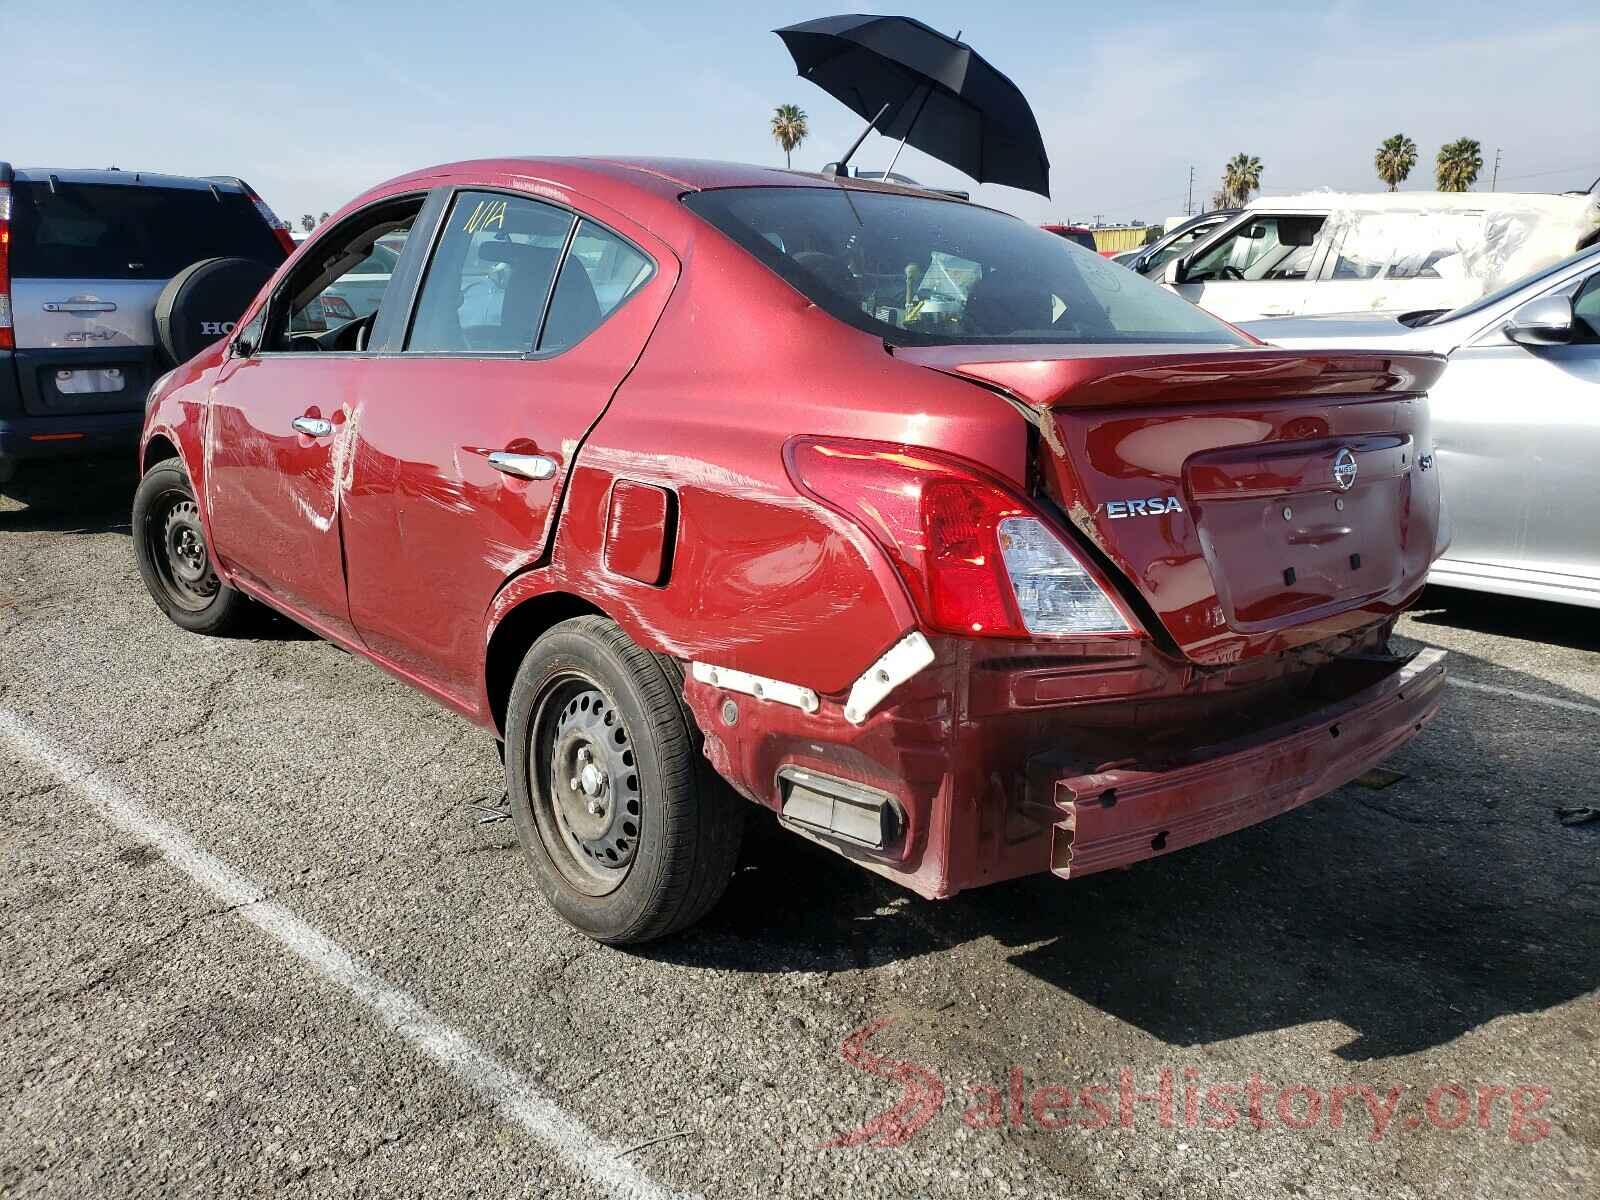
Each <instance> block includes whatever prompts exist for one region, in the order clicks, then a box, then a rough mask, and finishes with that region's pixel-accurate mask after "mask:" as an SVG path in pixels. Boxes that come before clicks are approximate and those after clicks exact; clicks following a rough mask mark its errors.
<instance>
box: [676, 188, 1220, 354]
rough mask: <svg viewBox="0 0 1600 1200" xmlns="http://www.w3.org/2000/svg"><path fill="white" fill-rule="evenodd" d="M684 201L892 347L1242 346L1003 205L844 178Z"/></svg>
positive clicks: (1182, 304) (1201, 316)
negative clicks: (896, 191) (857, 186)
mask: <svg viewBox="0 0 1600 1200" xmlns="http://www.w3.org/2000/svg"><path fill="white" fill-rule="evenodd" d="M683 202H684V204H686V205H687V206H688V207H689V208H690V209H692V210H693V211H694V212H696V213H698V214H699V215H700V216H702V217H704V218H705V219H706V220H707V221H710V222H711V223H712V224H713V225H715V226H716V227H717V228H718V229H720V230H722V232H724V233H726V234H727V235H728V236H729V237H731V238H733V240H734V241H736V242H738V243H739V244H740V245H741V246H743V247H744V248H745V249H746V250H748V251H749V252H750V253H751V254H753V255H755V256H756V257H757V258H759V259H760V260H761V261H762V262H764V263H765V264H767V266H769V267H771V268H772V269H773V270H774V271H776V272H777V273H778V274H779V275H781V276H783V278H784V279H786V280H788V281H789V283H790V284H792V285H793V286H794V287H795V288H797V289H798V290H799V291H800V292H802V293H803V294H804V295H805V296H806V297H807V298H809V299H810V300H812V301H813V302H814V303H815V304H816V305H817V306H818V307H819V308H822V309H824V310H826V311H827V312H830V313H832V314H833V315H834V316H836V317H838V318H839V319H840V320H842V321H846V322H848V323H849V324H851V325H854V326H855V327H856V328H857V329H861V330H865V331H866V332H868V333H871V334H874V335H876V336H879V337H882V338H883V339H884V340H885V341H886V342H888V343H889V344H890V345H899V346H936V345H942V344H947V343H973V342H983V343H989V342H993V343H1021V342H1028V343H1040V342H1042V343H1049V344H1067V345H1075V344H1083V343H1108V342H1109V343H1129V344H1134V343H1151V342H1165V343H1194V344H1197V345H1239V344H1241V342H1240V339H1239V336H1238V335H1237V334H1236V333H1234V332H1233V331H1232V330H1231V329H1229V328H1228V327H1227V326H1226V325H1224V324H1222V322H1220V321H1218V320H1216V319H1215V318H1214V317H1211V316H1209V315H1207V314H1206V313H1204V312H1201V311H1200V310H1199V309H1198V308H1195V307H1194V306H1193V305H1191V304H1190V303H1189V302H1188V301H1186V300H1183V299H1181V298H1180V297H1178V296H1176V295H1174V294H1173V293H1171V292H1168V291H1165V290H1163V289H1162V288H1160V287H1158V286H1157V285H1155V284H1153V283H1151V282H1149V281H1148V280H1146V279H1143V278H1141V277H1140V276H1138V275H1135V274H1134V273H1133V272H1131V271H1129V270H1128V269H1127V268H1125V267H1120V266H1117V265H1116V264H1114V263H1111V262H1108V261H1107V260H1105V259H1103V258H1101V257H1100V256H1099V255H1097V254H1094V253H1091V252H1090V251H1087V250H1084V249H1082V248H1080V247H1078V246H1074V245H1073V244H1072V243H1071V242H1069V241H1067V240H1065V239H1063V238H1059V237H1057V236H1055V235H1054V234H1052V233H1046V232H1045V231H1044V230H1042V229H1039V228H1037V227H1036V226H1033V225H1029V224H1027V223H1026V222H1023V221H1020V220H1018V219H1016V218H1015V217H1009V216H1006V215H1005V214H1003V213H998V212H995V211H993V210H991V209H986V208H977V207H975V206H973V205H969V204H962V203H960V202H957V201H946V200H937V199H933V198H931V197H928V198H925V197H920V196H898V195H892V194H887V193H882V192H865V191H854V190H847V189H844V188H797V187H784V188H726V189H720V190H714V191H704V192H692V193H690V194H688V195H686V196H685V197H684V199H683Z"/></svg>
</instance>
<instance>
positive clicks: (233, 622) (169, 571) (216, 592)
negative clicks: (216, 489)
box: [132, 459, 250, 635]
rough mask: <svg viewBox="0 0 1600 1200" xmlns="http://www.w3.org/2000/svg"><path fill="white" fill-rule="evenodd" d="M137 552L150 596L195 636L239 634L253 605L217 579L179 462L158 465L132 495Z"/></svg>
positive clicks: (192, 496) (140, 572)
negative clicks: (204, 634)
mask: <svg viewBox="0 0 1600 1200" xmlns="http://www.w3.org/2000/svg"><path fill="white" fill-rule="evenodd" d="M132 525H133V552H134V557H135V558H136V559H137V560H138V563H139V575H140V576H141V577H142V578H143V579H144V585H145V587H147V588H148V589H149V590H150V595H151V596H152V597H154V598H155V602H156V603H157V604H158V605H159V606H160V607H161V611H162V612H164V613H166V614H167V616H168V617H170V618H171V619H172V621H173V623H174V624H177V625H179V626H182V627H183V628H184V629H187V630H189V631H190V632H192V633H209V634H217V635H223V634H228V633H234V632H237V631H238V630H239V629H240V628H241V627H242V625H243V624H244V622H245V620H246V619H247V617H248V615H249V610H250V600H249V598H248V597H246V596H245V595H244V594H243V593H242V592H240V591H238V590H236V589H234V588H231V587H229V586H228V585H227V584H226V583H223V582H222V580H221V579H219V578H218V577H217V572H216V569H215V568H214V567H213V565H212V563H211V554H210V551H209V550H207V548H206V535H205V528H204V526H203V525H202V524H201V522H200V507H199V505H198V504H197V503H196V502H195V496H194V488H193V487H192V486H191V485H190V483H189V476H188V475H187V474H186V473H185V472H184V469H183V466H182V464H181V463H180V462H178V460H177V459H167V460H166V461H165V462H159V463H156V464H155V466H153V467H151V468H150V469H149V470H148V471H146V472H145V474H144V478H143V479H141V480H140V481H139V487H138V490H137V491H135V492H134V494H133V522H132Z"/></svg>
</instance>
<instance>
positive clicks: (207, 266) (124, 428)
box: [0, 162, 294, 483]
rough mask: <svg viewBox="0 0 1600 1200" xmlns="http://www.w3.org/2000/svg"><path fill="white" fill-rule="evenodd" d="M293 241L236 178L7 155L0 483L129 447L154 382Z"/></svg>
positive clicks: (229, 318) (244, 297)
mask: <svg viewBox="0 0 1600 1200" xmlns="http://www.w3.org/2000/svg"><path fill="white" fill-rule="evenodd" d="M293 248H294V244H293V242H292V241H291V240H290V239H289V234H288V231H287V230H286V229H285V228H284V227H283V225H282V224H281V223H280V222H279V221H278V219H277V218H276V217H275V216H273V214H272V212H271V210H270V209H268V208H267V206H266V205H265V204H263V203H262V202H261V200H260V199H259V198H258V197H257V196H256V195H255V193H254V192H252V191H251V190H250V188H249V187H248V186H247V185H246V184H245V183H243V182H242V181H241V180H238V179H222V178H218V179H192V178H179V177H176V176H171V175H151V174H148V173H142V172H135V171H119V170H115V169H112V170H106V171H68V170H19V169H14V168H13V167H12V166H11V165H10V164H9V163H4V162H0V483H4V482H6V481H7V480H9V479H10V478H11V476H12V475H13V474H14V473H15V471H16V468H17V465H18V464H19V463H20V462H21V461H23V460H28V459H40V458H59V457H62V456H67V455H74V456H85V455H92V454H100V453H105V452H108V451H110V452H120V451H128V452H131V451H132V449H133V447H134V446H135V445H136V444H137V442H138V437H139V424H140V421H141V419H142V418H143V416H144V400H145V396H146V394H147V393H148V392H149V390H150V385H151V383H153V382H154V381H155V379H156V377H157V376H158V375H160V374H161V373H162V372H164V371H166V370H167V369H168V368H170V367H173V366H175V365H176V364H177V363H179V362H182V361H184V360H185V359H187V358H189V357H191V356H192V355H194V354H197V353H198V352H199V351H200V350H202V349H204V348H205V347H206V346H207V345H209V344H210V343H212V342H214V341H216V340H217V339H218V338H219V337H222V336H223V335H224V334H226V333H228V332H230V331H231V330H232V328H233V322H234V320H235V319H236V318H237V317H238V316H239V314H240V313H241V312H243V311H244V307H245V305H246V304H247V303H249V301H250V298H251V297H252V296H253V295H254V294H255V293H256V292H257V291H258V290H259V289H260V287H261V285H262V284H263V283H264V282H265V281H266V279H267V278H268V277H269V276H270V275H271V273H272V272H273V271H274V270H275V269H276V268H277V267H278V265H279V264H281V263H282V262H283V260H284V258H285V257H286V256H287V255H288V253H289V252H290V251H291V250H292V249H293Z"/></svg>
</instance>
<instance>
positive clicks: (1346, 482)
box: [1333, 446, 1356, 492]
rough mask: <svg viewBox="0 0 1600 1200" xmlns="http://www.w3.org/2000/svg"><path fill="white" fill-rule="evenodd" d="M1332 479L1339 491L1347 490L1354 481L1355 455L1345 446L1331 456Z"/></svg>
mask: <svg viewBox="0 0 1600 1200" xmlns="http://www.w3.org/2000/svg"><path fill="white" fill-rule="evenodd" d="M1333 481H1334V483H1336V484H1338V485H1339V490H1340V491H1341V492H1348V491H1349V490H1350V488H1351V487H1352V486H1353V485H1354V484H1355V481H1356V456H1355V455H1354V454H1351V453H1350V447H1348V446H1345V447H1344V448H1342V449H1341V450H1340V451H1339V453H1337V454H1335V455H1334V456H1333Z"/></svg>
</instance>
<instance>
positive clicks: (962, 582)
mask: <svg viewBox="0 0 1600 1200" xmlns="http://www.w3.org/2000/svg"><path fill="white" fill-rule="evenodd" d="M784 456H785V460H786V462H787V465H788V468H789V476H790V478H791V479H793V480H794V482H795V484H796V485H797V486H798V487H799V488H800V489H801V490H802V491H803V492H805V493H806V494H807V495H809V496H811V497H812V498H813V499H815V500H817V501H820V502H821V503H823V504H825V505H827V506H828V507H829V508H831V509H833V510H834V511H835V512H838V513H840V514H842V515H843V516H845V517H847V518H849V519H850V520H851V521H852V522H854V523H855V524H857V525H859V526H860V527H861V528H862V529H864V530H866V532H867V533H868V534H870V535H871V537H872V538H873V540H874V541H876V542H877V543H878V544H879V545H880V546H881V547H882V548H883V550H884V551H885V553H887V554H888V556H889V558H890V560H891V561H892V562H893V563H894V565H895V568H896V570H897V571H898V572H899V574H900V577H901V578H902V579H903V580H904V581H905V584H906V587H907V588H908V589H909V590H910V592H911V596H912V599H913V601H914V602H915V604H916V606H917V611H918V612H919V613H920V614H921V616H922V619H923V620H924V622H926V624H927V625H928V626H929V627H930V628H932V629H935V630H939V631H941V632H944V633H955V634H963V635H966V636H969V637H970V636H973V635H977V636H980V637H1007V638H1028V637H1041V636H1043V637H1051V636H1069V637H1070V636H1076V635H1081V634H1131V633H1133V632H1134V626H1133V622H1132V621H1131V620H1130V619H1129V617H1128V616H1127V615H1126V614H1125V613H1124V612H1123V611H1122V609H1121V607H1120V606H1119V605H1118V603H1117V602H1116V601H1115V600H1114V599H1113V598H1112V596H1111V593H1110V591H1109V590H1108V589H1107V588H1106V587H1105V585H1104V583H1103V582H1102V581H1101V580H1100V579H1099V578H1098V576H1097V575H1096V574H1095V573H1094V572H1093V571H1091V570H1090V569H1089V568H1088V567H1087V566H1086V565H1085V564H1084V563H1083V562H1081V561H1080V560H1079V558H1078V556H1077V555H1075V554H1074V553H1073V552H1072V549H1071V548H1070V547H1069V546H1068V545H1067V544H1066V543H1065V542H1063V541H1062V540H1061V538H1060V537H1058V536H1057V535H1056V533H1055V532H1054V531H1053V530H1052V529H1051V528H1050V526H1049V525H1047V524H1046V523H1045V522H1044V521H1043V520H1041V519H1040V517H1039V515H1038V513H1037V512H1036V511H1035V510H1034V509H1033V508H1031V507H1030V506H1029V505H1028V504H1027V502H1026V501H1024V500H1023V499H1021V498H1020V497H1018V496H1016V495H1015V494H1013V493H1012V492H1011V491H1010V490H1009V489H1008V488H1007V487H1006V486H1005V485H1004V484H1003V483H1002V482H1000V481H999V480H997V479H994V478H992V477H991V476H989V475H988V474H987V473H986V472H984V471H983V469H982V468H980V467H977V466H975V465H973V464H970V463H965V462H962V461H960V460H958V459H955V458H950V457H947V456H945V455H942V454H938V453H934V452H932V451H927V450H921V449H917V448H915V447H911V446H891V445H885V444H884V443H881V442H863V441H853V440H843V439H832V438H829V439H821V438H795V439H793V440H792V441H790V442H789V444H788V445H787V446H786V447H785V448H784Z"/></svg>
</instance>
